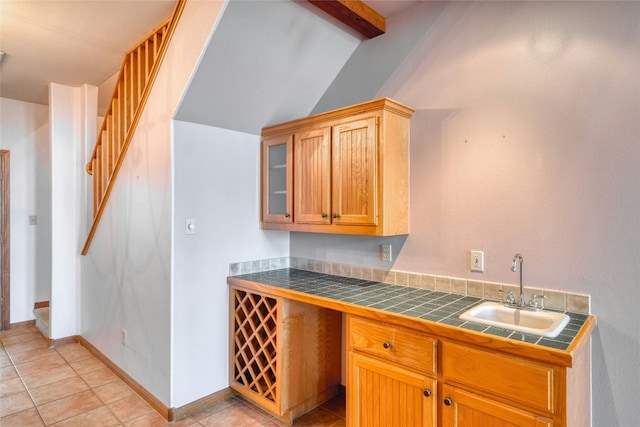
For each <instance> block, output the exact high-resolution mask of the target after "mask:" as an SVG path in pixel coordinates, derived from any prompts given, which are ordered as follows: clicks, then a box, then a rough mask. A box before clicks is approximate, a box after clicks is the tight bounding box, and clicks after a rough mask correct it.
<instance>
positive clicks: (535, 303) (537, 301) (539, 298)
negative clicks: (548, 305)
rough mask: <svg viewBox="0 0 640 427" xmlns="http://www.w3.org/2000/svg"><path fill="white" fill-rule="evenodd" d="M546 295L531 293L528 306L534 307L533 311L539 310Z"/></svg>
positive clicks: (542, 306) (541, 308)
mask: <svg viewBox="0 0 640 427" xmlns="http://www.w3.org/2000/svg"><path fill="white" fill-rule="evenodd" d="M545 298H546V296H544V295H536V294H533V295H531V301H530V302H529V307H531V308H532V309H534V310H535V311H541V310H543V309H544V302H543V301H544V299H545Z"/></svg>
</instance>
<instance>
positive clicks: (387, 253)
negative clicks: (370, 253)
mask: <svg viewBox="0 0 640 427" xmlns="http://www.w3.org/2000/svg"><path fill="white" fill-rule="evenodd" d="M380 252H381V254H382V255H381V257H382V261H386V262H391V261H392V260H393V253H392V252H391V245H380Z"/></svg>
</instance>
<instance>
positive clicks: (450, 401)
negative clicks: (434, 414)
mask: <svg viewBox="0 0 640 427" xmlns="http://www.w3.org/2000/svg"><path fill="white" fill-rule="evenodd" d="M452 403H453V400H451V398H450V397H445V398H444V404H445V405H447V406H451V404H452Z"/></svg>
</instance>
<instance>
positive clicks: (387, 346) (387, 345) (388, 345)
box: [382, 341, 391, 348]
mask: <svg viewBox="0 0 640 427" xmlns="http://www.w3.org/2000/svg"><path fill="white" fill-rule="evenodd" d="M382 346H383V347H384V348H389V347H391V343H390V342H389V341H385V342H383V343H382Z"/></svg>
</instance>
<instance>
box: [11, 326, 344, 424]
mask: <svg viewBox="0 0 640 427" xmlns="http://www.w3.org/2000/svg"><path fill="white" fill-rule="evenodd" d="M45 425H46V426H49V425H55V426H163V425H175V426H225V427H230V426H233V427H237V426H238V427H239V426H283V425H284V424H282V423H281V422H279V421H278V420H277V419H275V418H274V417H272V416H271V415H269V414H268V413H266V412H264V411H262V410H260V409H259V408H257V407H255V406H253V405H251V404H249V403H248V402H247V401H245V400H244V399H242V398H239V397H234V398H231V399H228V400H226V401H224V402H220V403H218V404H217V405H214V406H213V407H210V408H207V409H205V410H203V411H201V412H199V413H197V414H195V415H193V416H191V417H188V418H186V419H184V420H181V421H180V422H177V423H168V422H166V421H165V420H164V419H163V418H162V417H161V416H160V415H159V414H158V413H157V412H156V411H155V410H154V409H153V408H151V406H149V405H148V404H147V403H146V402H145V401H144V400H143V399H142V398H141V397H139V396H138V395H137V394H136V393H135V392H134V391H133V390H132V389H131V388H129V387H128V386H127V385H126V384H125V383H124V382H122V381H121V380H120V379H119V378H118V377H117V376H116V375H115V374H114V373H113V372H112V371H111V370H110V369H109V368H107V367H106V366H105V365H104V364H103V363H102V362H101V361H100V360H98V359H96V358H95V357H94V356H93V355H92V354H91V353H89V351H87V350H86V349H85V348H84V347H82V346H81V345H79V344H68V345H64V346H60V347H57V348H49V347H48V346H47V340H45V339H44V337H43V336H42V335H41V334H40V332H38V331H37V329H36V328H35V326H33V327H31V326H29V327H23V328H20V329H14V330H10V331H0V426H3V427H4V426H7V427H9V426H20V427H22V426H45ZM344 425H346V424H345V402H344V396H342V395H341V396H338V397H336V398H335V399H333V400H331V401H329V402H327V403H325V404H324V405H322V406H320V407H318V408H316V409H314V410H313V411H311V412H310V413H308V414H307V415H305V416H303V417H301V418H299V419H298V420H296V422H295V423H294V426H300V427H302V426H332V427H340V426H344Z"/></svg>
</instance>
